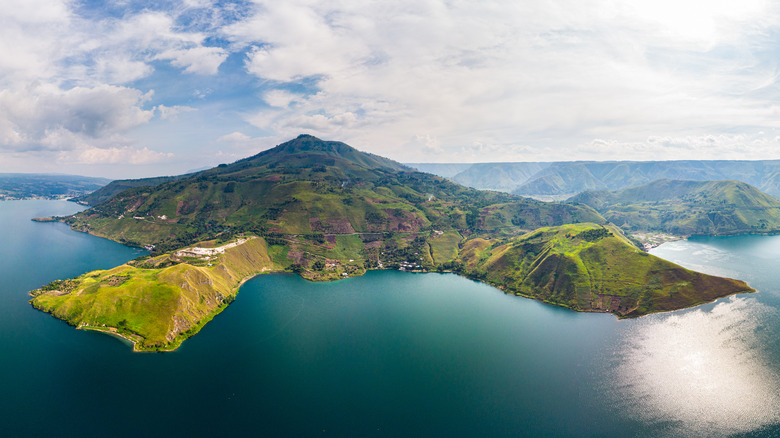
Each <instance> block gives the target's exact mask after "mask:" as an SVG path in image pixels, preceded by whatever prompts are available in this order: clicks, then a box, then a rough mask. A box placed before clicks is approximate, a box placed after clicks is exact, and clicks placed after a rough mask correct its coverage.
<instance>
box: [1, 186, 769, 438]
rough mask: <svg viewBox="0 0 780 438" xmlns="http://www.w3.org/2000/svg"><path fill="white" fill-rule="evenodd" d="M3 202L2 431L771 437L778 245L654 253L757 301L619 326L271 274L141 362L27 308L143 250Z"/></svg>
mask: <svg viewBox="0 0 780 438" xmlns="http://www.w3.org/2000/svg"><path fill="white" fill-rule="evenodd" d="M79 208H80V207H78V206H77V205H75V204H72V203H65V202H58V201H18V202H17V201H12V202H0V233H2V238H3V241H4V242H6V245H5V252H4V253H5V255H6V257H5V260H4V261H3V263H2V264H0V300H2V302H0V351H2V356H0V370H2V377H0V385H1V386H0V390H2V394H3V396H2V398H1V400H2V401H1V402H0V403H2V409H0V424H2V426H0V427H1V428H2V431H3V432H2V433H3V435H5V436H20V435H26V436H41V435H44V434H46V435H54V436H81V437H85V436H169V437H170V436H193V435H217V434H219V435H221V436H223V435H224V436H229V435H239V436H247V435H251V436H313V435H316V436H448V437H449V436H681V435H690V436H718V435H730V434H736V435H750V436H776V435H777V434H778V431H780V427H779V426H778V424H780V379H778V371H780V354H778V352H780V345H778V341H777V339H780V336H778V334H780V333H778V332H779V331H780V324H779V323H778V321H780V320H779V319H778V312H777V309H778V307H779V306H780V288H778V287H777V285H779V284H780V272H778V271H780V270H778V269H776V268H775V264H776V263H775V260H777V259H778V258H777V256H778V255H780V238H777V237H766V236H747V237H732V238H718V239H698V240H691V241H685V242H675V243H672V244H666V245H663V246H662V247H660V248H658V249H656V250H655V253H656V254H658V255H661V256H664V257H666V258H669V259H672V260H674V261H677V262H679V263H682V264H683V265H686V266H691V267H695V268H697V269H702V270H706V271H708V272H710V273H714V274H719V275H730V276H734V277H737V278H742V279H745V280H747V281H749V282H750V284H751V285H753V286H754V287H756V288H757V289H759V290H760V292H759V293H757V294H749V295H742V296H739V297H736V298H729V299H724V300H721V301H719V302H718V303H715V304H709V305H706V306H701V307H699V308H696V309H690V310H686V311H681V312H674V313H669V314H664V315H653V316H649V317H645V318H640V319H637V320H628V321H618V320H617V319H616V318H615V317H613V316H611V315H606V314H583V313H576V312H572V311H568V310H565V309H560V308H556V307H553V306H548V305H544V304H540V303H537V302H535V301H532V300H527V299H522V298H517V297H513V296H507V295H504V294H503V293H501V292H500V291H498V290H496V289H494V288H491V287H489V286H486V285H483V284H480V283H476V282H473V281H470V280H467V279H464V278H460V277H457V276H455V275H451V274H412V273H402V272H396V271H373V272H369V273H368V274H367V275H365V276H363V277H359V278H352V279H347V280H342V281H339V282H335V283H310V282H307V281H304V280H302V279H301V278H299V277H297V276H292V275H266V276H261V277H257V278H255V279H253V280H251V281H249V282H248V283H246V284H245V285H244V286H243V287H242V289H241V291H240V293H239V295H238V299H237V300H236V301H235V302H234V303H233V304H232V305H231V306H230V307H228V308H227V309H226V310H225V311H224V312H223V313H222V314H220V315H218V316H217V317H216V318H215V319H214V320H213V321H212V322H210V323H209V324H208V325H207V326H206V327H205V328H204V329H203V330H202V331H201V332H200V333H199V334H198V335H197V336H195V337H193V338H192V339H190V340H188V341H186V342H185V343H184V345H183V346H182V347H181V348H180V349H179V350H178V351H176V352H174V353H165V354H152V353H133V352H132V351H131V349H130V348H129V347H128V346H127V345H125V344H123V343H122V342H120V341H118V340H116V339H114V338H111V337H108V336H105V335H101V334H99V333H92V332H85V331H80V330H75V329H73V328H72V327H69V326H67V325H66V324H64V323H63V322H61V321H59V320H57V319H54V318H52V317H51V316H49V315H46V314H43V313H41V312H38V311H36V310H34V309H32V307H30V305H29V304H28V303H27V300H28V296H27V291H28V290H30V289H33V288H35V287H38V286H40V285H41V284H44V283H47V282H49V281H51V280H54V279H56V278H66V277H70V276H75V275H78V274H80V273H82V272H85V271H88V270H92V269H98V268H108V267H112V266H114V265H117V264H119V263H122V262H123V261H125V260H128V259H131V258H134V257H137V256H138V255H140V254H142V252H141V251H139V250H136V249H131V248H127V247H123V246H121V245H118V244H115V243H113V242H109V241H107V240H104V239H99V238H95V237H92V236H88V235H85V234H82V233H77V232H73V231H71V230H69V229H68V228H67V227H66V226H64V225H62V224H58V223H34V222H30V221H29V218H30V217H34V216H46V215H64V214H68V213H72V212H74V211H76V210H78V209H79Z"/></svg>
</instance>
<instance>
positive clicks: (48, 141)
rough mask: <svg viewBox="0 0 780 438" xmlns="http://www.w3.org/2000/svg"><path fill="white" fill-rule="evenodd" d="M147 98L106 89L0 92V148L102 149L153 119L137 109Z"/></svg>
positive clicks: (46, 88) (35, 88) (47, 88)
mask: <svg viewBox="0 0 780 438" xmlns="http://www.w3.org/2000/svg"><path fill="white" fill-rule="evenodd" d="M148 97H149V95H148V94H146V95H145V94H142V93H141V92H139V91H138V90H134V89H131V88H125V87H117V86H111V85H101V86H97V87H94V88H85V87H75V88H72V89H70V90H67V91H62V90H60V89H59V88H56V87H52V86H44V85H40V86H33V87H28V88H26V89H23V90H17V91H10V90H0V148H4V149H12V150H20V151H21V150H39V149H51V150H69V149H74V148H76V147H79V146H83V145H85V144H94V145H104V144H105V143H111V142H114V141H116V140H117V138H118V136H120V135H121V134H122V133H123V132H126V131H127V130H129V129H131V128H134V127H137V126H140V125H143V124H145V123H147V122H148V121H149V119H150V118H151V117H152V112H151V111H145V110H143V109H142V108H141V104H142V103H143V102H144V101H145V100H146V99H148Z"/></svg>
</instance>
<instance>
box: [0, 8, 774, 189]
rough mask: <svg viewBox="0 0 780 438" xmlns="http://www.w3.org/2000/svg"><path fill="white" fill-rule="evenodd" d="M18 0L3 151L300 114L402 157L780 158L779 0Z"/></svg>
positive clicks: (123, 160) (296, 121) (120, 160)
mask: <svg viewBox="0 0 780 438" xmlns="http://www.w3.org/2000/svg"><path fill="white" fill-rule="evenodd" d="M17 3H18V4H17V5H15V6H13V7H5V8H2V10H1V11H0V172H60V173H78V174H85V175H96V176H106V177H111V178H124V177H140V176H151V175H161V174H177V173H181V172H185V171H187V170H191V169H197V168H201V167H204V166H212V165H216V164H219V163H222V162H232V161H235V160H237V159H240V158H243V157H245V156H249V155H252V154H254V153H257V152H259V151H261V150H264V149H267V148H269V147H272V146H274V145H276V144H279V143H281V142H283V141H286V140H288V139H290V138H293V137H295V136H297V135H299V134H301V133H309V134H313V135H317V136H319V137H322V138H324V139H329V140H341V141H345V142H347V143H349V144H351V145H353V146H355V147H357V148H358V149H361V150H365V151H369V152H373V153H377V154H381V155H384V156H387V157H390V158H393V159H396V160H399V161H402V162H485V161H550V160H575V159H577V160H614V159H628V160H658V159H661V160H663V159H775V158H780V154H778V153H777V152H776V151H778V150H779V148H778V147H779V146H780V133H778V131H777V129H778V125H780V105H778V104H777V102H778V101H779V99H780V93H779V91H780V89H779V88H778V79H777V78H778V69H779V68H780V57H779V56H778V55H777V47H780V38H779V36H780V32H779V30H780V29H779V28H780V6H779V5H777V3H776V2H772V1H765V0H741V1H740V2H734V1H723V0H709V1H704V0H653V1H640V0H620V1H618V0H601V1H591V0H559V1H551V2H538V1H530V0H529V1H480V2H461V1H453V0H415V1H407V0H393V1H383V0H378V1H373V2H355V1H351V0H330V1H316V0H285V1H278V0H277V1H265V0H253V1H218V2H215V1H210V0H184V1H127V0H115V1H111V0H109V1H67V0H29V1H25V2H17Z"/></svg>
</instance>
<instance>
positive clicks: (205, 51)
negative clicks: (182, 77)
mask: <svg viewBox="0 0 780 438" xmlns="http://www.w3.org/2000/svg"><path fill="white" fill-rule="evenodd" d="M227 56H228V53H227V51H226V50H224V49H222V48H219V47H193V48H189V49H173V50H166V51H165V52H162V53H160V54H159V55H157V56H156V57H155V59H168V60H171V64H173V65H175V66H176V67H181V68H184V71H185V72H186V73H196V74H202V75H214V74H217V71H218V69H219V66H220V65H221V64H222V63H223V62H224V61H225V59H226V58H227Z"/></svg>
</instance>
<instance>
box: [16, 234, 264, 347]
mask: <svg viewBox="0 0 780 438" xmlns="http://www.w3.org/2000/svg"><path fill="white" fill-rule="evenodd" d="M213 244H214V242H206V243H202V244H200V245H199V247H200V246H205V247H206V249H212V250H214V248H215V247H214V245H213ZM232 244H234V245H235V246H232V247H228V248H224V252H217V251H219V250H215V251H214V254H213V255H210V256H205V257H193V256H192V254H188V253H187V251H186V250H184V251H180V252H179V253H178V254H164V255H161V256H158V257H153V258H149V259H142V260H136V261H131V262H129V263H127V264H124V265H121V266H117V267H116V268H113V269H108V270H103V271H93V272H88V273H86V274H84V275H82V276H80V277H78V278H75V279H72V280H65V281H55V282H53V283H51V284H49V285H47V286H44V287H43V288H41V289H38V290H35V291H32V292H31V295H32V296H33V299H32V300H31V303H32V305H33V306H34V307H35V308H37V309H39V310H42V311H44V312H48V313H51V314H52V315H54V316H56V317H57V318H60V319H63V320H65V321H67V322H68V323H69V324H71V325H74V326H77V327H78V328H82V329H89V330H98V331H103V332H107V333H111V334H115V335H118V336H122V337H123V338H125V339H127V340H129V341H131V342H133V343H134V345H135V349H136V350H173V349H175V348H176V347H178V346H179V345H180V344H181V343H182V342H183V341H184V340H185V339H187V338H188V337H190V336H192V335H194V334H195V333H197V332H198V331H199V330H200V329H201V328H202V327H203V326H204V325H205V324H206V323H207V322H208V321H210V320H211V319H212V318H213V317H214V315H216V314H217V313H219V312H220V311H222V310H223V309H224V308H225V307H226V306H227V305H228V304H229V303H231V302H232V301H233V300H234V299H235V296H236V293H238V287H239V286H240V285H241V283H242V282H243V281H244V280H247V279H248V278H250V277H253V276H255V275H257V274H259V273H261V272H265V271H270V270H273V269H278V267H276V266H274V264H273V263H272V262H271V259H270V257H269V255H268V247H267V245H266V243H265V242H264V241H263V239H259V238H250V239H248V240H247V239H241V240H238V241H234V242H232ZM216 248H219V247H216ZM204 258H205V259H206V260H204Z"/></svg>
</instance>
